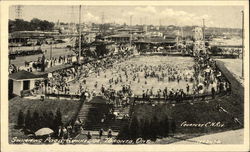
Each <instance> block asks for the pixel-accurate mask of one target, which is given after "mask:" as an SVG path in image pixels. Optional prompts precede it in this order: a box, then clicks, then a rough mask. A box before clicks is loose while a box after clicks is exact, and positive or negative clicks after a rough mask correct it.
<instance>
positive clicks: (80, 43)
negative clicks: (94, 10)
mask: <svg viewBox="0 0 250 152" xmlns="http://www.w3.org/2000/svg"><path fill="white" fill-rule="evenodd" d="M81 7H82V6H81V5H80V6H79V53H78V54H79V55H78V63H79V64H80V56H81V49H82V48H81V47H82V46H81V45H82V40H81V34H82V33H81Z"/></svg>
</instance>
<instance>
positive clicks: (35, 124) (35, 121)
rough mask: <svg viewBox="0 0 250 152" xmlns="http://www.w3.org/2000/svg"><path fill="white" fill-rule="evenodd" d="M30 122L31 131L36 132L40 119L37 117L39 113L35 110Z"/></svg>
mask: <svg viewBox="0 0 250 152" xmlns="http://www.w3.org/2000/svg"><path fill="white" fill-rule="evenodd" d="M31 122H32V125H31V130H33V131H36V130H38V129H40V117H39V113H38V112H37V111H36V110H35V111H34V112H33V116H32V121H31Z"/></svg>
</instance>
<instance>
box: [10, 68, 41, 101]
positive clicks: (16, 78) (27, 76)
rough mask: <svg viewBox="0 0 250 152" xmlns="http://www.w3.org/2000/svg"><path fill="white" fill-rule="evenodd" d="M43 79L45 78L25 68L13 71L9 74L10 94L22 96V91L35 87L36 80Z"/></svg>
mask: <svg viewBox="0 0 250 152" xmlns="http://www.w3.org/2000/svg"><path fill="white" fill-rule="evenodd" d="M42 79H43V78H41V77H38V76H37V75H35V74H33V73H30V72H27V71H24V70H22V71H19V72H16V73H12V74H10V75H9V92H10V94H15V95H18V96H21V92H22V91H26V90H32V89H34V88H35V82H36V81H37V80H42Z"/></svg>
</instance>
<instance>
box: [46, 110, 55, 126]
mask: <svg viewBox="0 0 250 152" xmlns="http://www.w3.org/2000/svg"><path fill="white" fill-rule="evenodd" d="M54 119H55V118H54V114H53V112H52V111H50V112H49V114H48V118H47V123H48V127H49V128H51V129H53V130H54V128H53V124H54Z"/></svg>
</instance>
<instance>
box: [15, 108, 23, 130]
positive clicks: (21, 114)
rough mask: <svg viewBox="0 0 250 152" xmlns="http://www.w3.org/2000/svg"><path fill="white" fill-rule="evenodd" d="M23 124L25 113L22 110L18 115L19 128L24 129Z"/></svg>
mask: <svg viewBox="0 0 250 152" xmlns="http://www.w3.org/2000/svg"><path fill="white" fill-rule="evenodd" d="M23 124H24V114H23V111H22V110H20V111H19V113H18V118H17V126H18V127H23Z"/></svg>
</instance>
